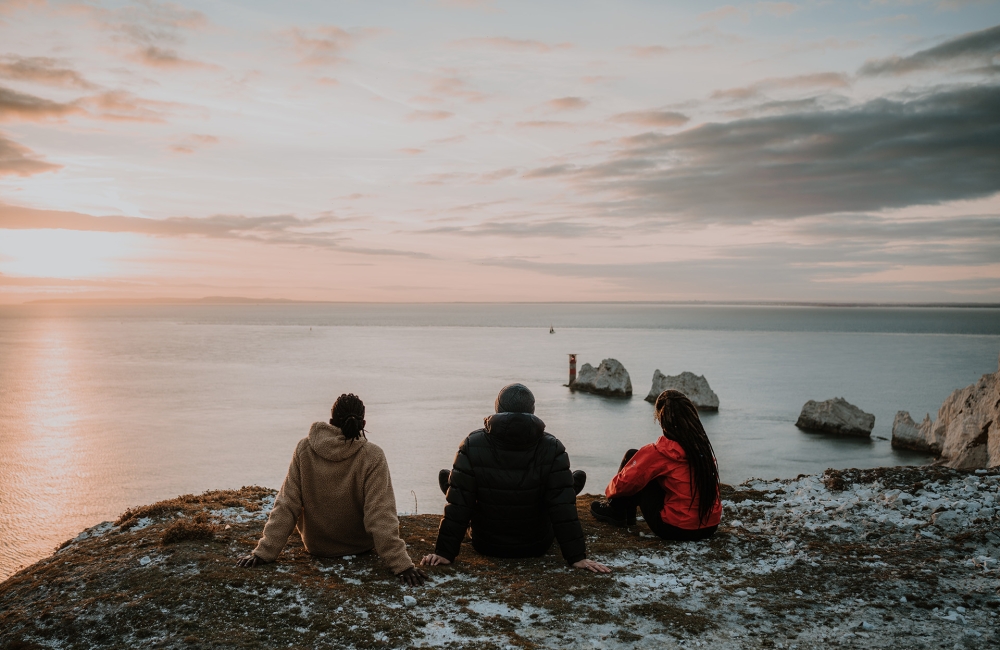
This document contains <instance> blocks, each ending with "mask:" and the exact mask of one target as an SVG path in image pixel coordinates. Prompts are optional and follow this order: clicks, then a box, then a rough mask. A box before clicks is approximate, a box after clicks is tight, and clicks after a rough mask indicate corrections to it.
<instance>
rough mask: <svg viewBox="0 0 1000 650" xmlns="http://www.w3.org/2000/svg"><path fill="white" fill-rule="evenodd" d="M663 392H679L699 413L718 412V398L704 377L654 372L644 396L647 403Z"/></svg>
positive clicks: (686, 373) (691, 373) (691, 374)
mask: <svg viewBox="0 0 1000 650" xmlns="http://www.w3.org/2000/svg"><path fill="white" fill-rule="evenodd" d="M665 390H679V391H680V392H682V393H684V394H685V395H686V396H687V398H688V399H689V400H691V401H692V402H694V405H695V406H697V407H698V409H699V410H701V411H718V410H719V396H718V395H716V394H715V391H713V390H712V388H711V387H710V386H709V385H708V380H707V379H705V376H704V375H696V374H694V373H693V372H687V371H686V370H685V371H684V372H682V373H681V374H679V375H665V374H663V373H662V372H660V371H659V369H657V370H656V372H654V373H653V385H652V387H651V388H650V389H649V395H646V401H647V402H655V401H656V398H657V397H659V396H660V393H662V392H663V391H665Z"/></svg>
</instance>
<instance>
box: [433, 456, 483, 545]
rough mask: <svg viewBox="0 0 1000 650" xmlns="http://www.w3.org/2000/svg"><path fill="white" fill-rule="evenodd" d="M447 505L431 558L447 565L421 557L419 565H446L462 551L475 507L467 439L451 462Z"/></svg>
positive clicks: (474, 477) (474, 491)
mask: <svg viewBox="0 0 1000 650" xmlns="http://www.w3.org/2000/svg"><path fill="white" fill-rule="evenodd" d="M445 500H446V501H447V503H446V504H445V506H444V517H443V518H442V519H441V525H440V526H438V537H437V543H436V544H435V545H434V553H433V554H432V555H435V556H437V557H438V558H443V559H445V560H447V562H433V561H431V560H428V558H430V557H431V556H430V555H428V556H427V557H426V558H424V562H423V564H448V563H451V562H454V561H455V558H456V557H458V553H459V551H460V550H461V549H462V540H463V539H465V532H466V531H467V530H468V529H469V523H470V522H471V521H472V512H473V510H474V509H475V507H476V476H475V474H474V473H473V470H472V462H471V461H470V460H469V439H468V438H466V439H465V441H464V442H463V443H462V446H461V447H459V448H458V453H457V454H455V462H454V463H453V465H452V469H451V478H450V479H449V480H448V494H447V495H446V496H445Z"/></svg>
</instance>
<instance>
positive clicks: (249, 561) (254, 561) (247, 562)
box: [236, 553, 265, 569]
mask: <svg viewBox="0 0 1000 650" xmlns="http://www.w3.org/2000/svg"><path fill="white" fill-rule="evenodd" d="M264 563H265V562H264V560H262V559H260V558H259V557H257V556H256V555H254V554H253V553H251V554H250V555H244V556H243V557H241V558H239V559H238V560H236V566H241V567H244V568H247V569H252V568H253V567H255V566H258V565H260V564H264Z"/></svg>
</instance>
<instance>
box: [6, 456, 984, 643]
mask: <svg viewBox="0 0 1000 650" xmlns="http://www.w3.org/2000/svg"><path fill="white" fill-rule="evenodd" d="M998 488H1000V468H994V469H992V470H988V471H987V470H979V471H977V472H967V471H959V470H951V469H947V468H941V467H898V468H881V469H875V470H844V471H835V470H828V471H827V472H826V473H825V474H823V475H822V476H800V477H799V478H797V479H794V480H787V481H759V480H751V481H748V482H746V483H744V484H743V485H741V486H738V487H735V488H733V487H729V486H726V487H725V488H724V491H723V499H724V505H725V513H724V516H723V524H722V526H720V529H719V532H718V534H717V535H716V536H715V537H714V538H712V539H711V540H707V541H704V542H697V543H668V542H663V541H661V540H659V539H658V538H656V537H654V536H652V535H651V533H650V532H649V529H648V528H646V526H645V525H644V524H643V523H640V524H638V525H637V526H635V527H633V528H631V529H628V530H626V529H616V528H611V527H608V526H605V525H602V524H599V523H597V522H595V521H594V520H593V518H592V517H591V516H590V513H589V509H588V506H589V503H590V500H591V499H592V498H593V497H590V496H582V497H580V500H579V504H578V505H579V510H580V517H581V520H582V521H583V526H584V532H585V534H586V536H587V540H588V554H589V556H590V557H593V558H595V559H598V560H600V561H602V562H604V563H606V564H608V565H609V566H611V567H612V568H613V569H614V573H613V574H612V575H610V576H598V575H593V574H590V573H586V572H582V571H576V570H572V569H569V568H567V567H566V565H565V563H564V562H563V560H562V558H561V556H560V555H559V553H558V547H555V548H554V549H553V550H552V551H550V553H549V554H548V555H547V556H545V557H544V558H540V559H533V560H502V559H495V558H486V557H481V556H479V555H477V554H476V553H475V551H473V550H472V548H471V546H469V545H468V544H466V545H465V546H464V547H463V550H462V554H461V555H460V556H459V560H458V562H457V563H456V564H455V565H453V566H450V567H442V568H435V569H430V570H428V573H430V574H431V576H432V582H431V583H429V584H428V585H426V586H424V587H421V588H416V589H413V588H408V587H403V586H402V585H400V584H399V583H398V582H397V581H396V580H395V579H394V578H393V577H392V576H391V575H390V574H389V572H388V570H387V569H386V567H385V566H384V565H383V564H382V563H381V562H380V560H379V559H378V557H376V556H374V555H373V554H366V555H361V556H355V557H345V558H335V559H322V558H315V557H312V556H310V555H309V554H308V553H306V552H305V551H304V550H303V548H302V544H301V542H300V541H299V540H298V538H297V535H295V534H293V536H292V538H291V539H290V541H289V545H288V546H287V547H286V548H285V551H284V552H283V553H282V554H281V556H280V557H279V558H278V561H277V562H276V563H274V564H270V565H267V566H264V567H259V568H255V569H240V568H237V567H235V566H234V561H235V558H236V557H237V556H238V555H242V554H245V553H247V552H249V551H250V550H251V549H252V548H253V546H254V544H255V543H256V540H257V538H258V537H259V536H260V532H261V529H262V528H263V525H264V521H265V520H266V517H267V512H268V510H269V509H270V507H271V504H272V503H273V499H274V491H273V490H269V489H265V488H260V487H245V488H242V489H240V490H223V491H213V492H206V493H205V494H202V495H197V496H194V495H188V496H182V497H177V498H175V499H171V500H168V501H162V502H159V503H155V504H152V505H148V506H142V507H139V508H133V509H130V510H128V511H126V512H125V513H124V514H123V515H122V516H121V517H120V518H119V519H118V521H116V522H113V523H112V522H105V523H103V524H100V525H98V526H95V527H93V528H90V529H88V530H87V531H84V532H83V533H81V534H80V535H79V536H78V537H76V538H74V539H72V540H69V541H67V542H66V543H65V544H63V545H62V546H61V547H60V548H59V549H58V550H57V551H56V552H55V553H54V554H53V555H52V556H50V557H48V558H45V559H43V560H41V561H39V562H37V563H35V564H34V565H32V566H30V567H28V568H26V569H23V570H21V571H20V572H18V573H17V574H15V575H14V576H12V577H10V578H9V579H8V580H6V581H5V582H4V583H2V584H0V647H4V648H12V649H17V648H21V649H29V648H132V647H155V648H196V647H220V648H260V647H268V648H273V647H279V646H281V647H302V648H313V647H336V648H344V647H353V648H401V647H420V646H427V647H456V648H458V647H467V646H471V645H475V646H477V647H480V648H536V647H545V648H549V647H558V648H594V647H602V648H630V647H639V646H642V647H650V646H653V647H667V648H670V647H687V648H690V647H698V646H704V647H713V648H728V647H731V648H756V647H769V648H770V647H778V648H790V647H801V648H807V647H816V646H819V645H841V646H850V647H872V648H875V647H886V646H889V645H893V646H897V647H905V648H923V647H927V648H929V647H935V648H936V647H948V648H952V647H959V648H961V647H969V648H976V647H990V645H991V644H996V643H997V642H998V641H1000V567H998V559H1000V520H998V517H997V512H998V511H1000V503H998V502H1000V494H998ZM438 520H439V517H438V516H437V515H412V516H404V517H401V519H400V524H401V534H402V535H403V538H404V539H405V540H406V542H407V544H408V546H409V550H410V554H411V556H412V557H413V558H414V559H417V558H419V557H420V556H422V555H423V554H425V553H427V552H429V551H431V550H432V549H433V543H434V539H435V536H436V529H437V523H438ZM414 601H415V602H414Z"/></svg>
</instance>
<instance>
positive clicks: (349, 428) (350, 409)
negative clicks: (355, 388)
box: [330, 393, 365, 442]
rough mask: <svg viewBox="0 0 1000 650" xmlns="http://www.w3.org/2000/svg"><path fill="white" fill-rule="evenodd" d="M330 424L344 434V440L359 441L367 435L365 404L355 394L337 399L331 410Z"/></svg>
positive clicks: (346, 394)
mask: <svg viewBox="0 0 1000 650" xmlns="http://www.w3.org/2000/svg"><path fill="white" fill-rule="evenodd" d="M330 424H332V425H333V426H335V427H337V428H338V429H340V430H341V431H342V432H343V433H344V438H345V439H347V440H350V441H352V442H353V441H354V440H357V439H358V438H360V437H361V436H364V435H365V403H364V402H362V401H361V398H360V397H358V396H357V395H355V394H354V393H345V394H343V395H341V396H340V397H338V398H337V401H336V402H334V403H333V408H332V409H330Z"/></svg>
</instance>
